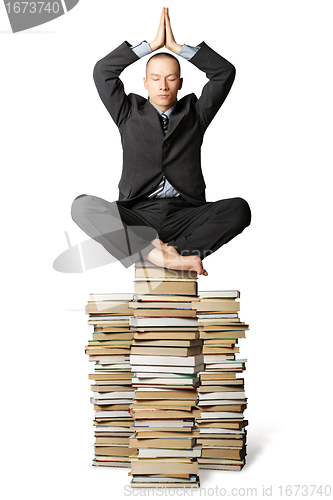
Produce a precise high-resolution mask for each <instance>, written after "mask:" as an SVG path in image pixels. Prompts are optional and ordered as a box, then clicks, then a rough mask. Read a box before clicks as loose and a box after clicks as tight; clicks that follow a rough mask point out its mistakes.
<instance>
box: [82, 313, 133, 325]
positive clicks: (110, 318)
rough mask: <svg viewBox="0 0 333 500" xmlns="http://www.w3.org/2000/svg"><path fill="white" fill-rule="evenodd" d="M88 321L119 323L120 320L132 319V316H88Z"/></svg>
mask: <svg viewBox="0 0 333 500" xmlns="http://www.w3.org/2000/svg"><path fill="white" fill-rule="evenodd" d="M89 318H90V320H95V321H109V322H110V323H111V322H112V321H119V320H120V319H121V320H129V319H130V318H132V316H127V315H126V316H125V315H120V314H115V315H113V314H112V315H102V314H101V315H99V316H97V315H96V314H94V316H89Z"/></svg>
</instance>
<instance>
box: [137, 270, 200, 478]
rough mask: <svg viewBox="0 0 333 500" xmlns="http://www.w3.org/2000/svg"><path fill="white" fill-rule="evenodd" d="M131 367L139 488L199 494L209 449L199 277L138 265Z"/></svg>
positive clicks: (190, 272) (195, 274) (189, 273)
mask: <svg viewBox="0 0 333 500" xmlns="http://www.w3.org/2000/svg"><path fill="white" fill-rule="evenodd" d="M134 291H135V295H134V297H133V301H132V302H129V306H130V308H132V310H133V316H132V317H131V319H130V326H131V328H132V329H133V332H134V340H133V344H132V347H131V355H130V364H131V368H132V372H133V374H134V377H133V380H132V383H133V388H134V389H135V399H134V402H133V404H132V405H130V411H131V414H132V415H133V417H134V423H133V425H132V426H131V429H132V430H133V434H132V436H131V437H130V446H131V447H133V448H137V451H135V452H134V453H133V454H132V455H131V456H130V460H131V472H130V473H129V475H131V476H132V480H131V486H132V487H157V486H159V487H172V488H175V487H182V488H183V487H198V486H199V477H198V457H200V456H201V444H198V443H197V441H196V439H197V437H198V436H199V430H198V427H197V425H196V423H195V419H196V418H199V417H200V415H201V412H200V410H199V408H198V407H197V403H198V392H197V388H198V386H199V376H198V373H199V372H200V371H203V370H204V364H203V354H202V341H201V339H200V338H199V332H198V320H197V318H196V311H195V309H194V308H193V304H195V303H196V302H197V301H198V300H199V298H198V295H197V273H196V272H193V271H179V272H178V271H174V270H170V269H165V268H161V267H157V266H154V265H153V264H151V263H150V262H147V261H143V262H142V263H137V264H136V265H135V281H134Z"/></svg>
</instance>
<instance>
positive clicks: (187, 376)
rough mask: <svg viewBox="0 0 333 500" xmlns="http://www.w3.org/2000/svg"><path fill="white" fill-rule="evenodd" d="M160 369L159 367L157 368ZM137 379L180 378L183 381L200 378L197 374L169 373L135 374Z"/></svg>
mask: <svg viewBox="0 0 333 500" xmlns="http://www.w3.org/2000/svg"><path fill="white" fill-rule="evenodd" d="M157 368H158V367H157ZM135 376H136V378H155V377H162V378H168V379H170V378H179V379H182V380H187V379H188V380H190V379H192V378H198V375H197V374H195V373H191V374H188V373H169V372H164V373H163V372H162V371H159V372H139V371H138V372H135Z"/></svg>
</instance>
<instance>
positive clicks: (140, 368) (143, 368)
mask: <svg viewBox="0 0 333 500" xmlns="http://www.w3.org/2000/svg"><path fill="white" fill-rule="evenodd" d="M204 366H205V365H204V364H200V365H197V366H177V373H178V374H182V373H189V374H193V373H196V374H197V373H198V370H202V369H203V368H204ZM131 371H132V372H135V373H140V372H147V373H149V372H150V371H151V372H152V373H153V372H159V373H162V372H163V373H173V372H174V371H175V367H174V366H163V365H160V366H154V365H151V366H149V365H131Z"/></svg>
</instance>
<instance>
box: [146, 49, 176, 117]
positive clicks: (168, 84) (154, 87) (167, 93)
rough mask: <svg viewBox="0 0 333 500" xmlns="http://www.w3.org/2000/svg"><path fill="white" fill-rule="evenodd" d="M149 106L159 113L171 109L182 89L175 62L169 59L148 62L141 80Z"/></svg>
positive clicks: (156, 58) (155, 58) (156, 59)
mask: <svg viewBox="0 0 333 500" xmlns="http://www.w3.org/2000/svg"><path fill="white" fill-rule="evenodd" d="M143 83H144V86H145V89H147V90H148V95H149V97H150V101H151V104H153V106H155V107H156V108H158V109H160V110H161V111H166V110H167V109H169V108H171V107H172V106H173V105H174V103H175V101H176V98H177V94H178V90H180V89H181V88H182V84H183V79H182V78H180V77H179V67H178V64H177V61H175V60H173V59H171V58H159V57H154V59H152V60H151V61H149V64H148V68H147V75H146V78H143Z"/></svg>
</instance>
